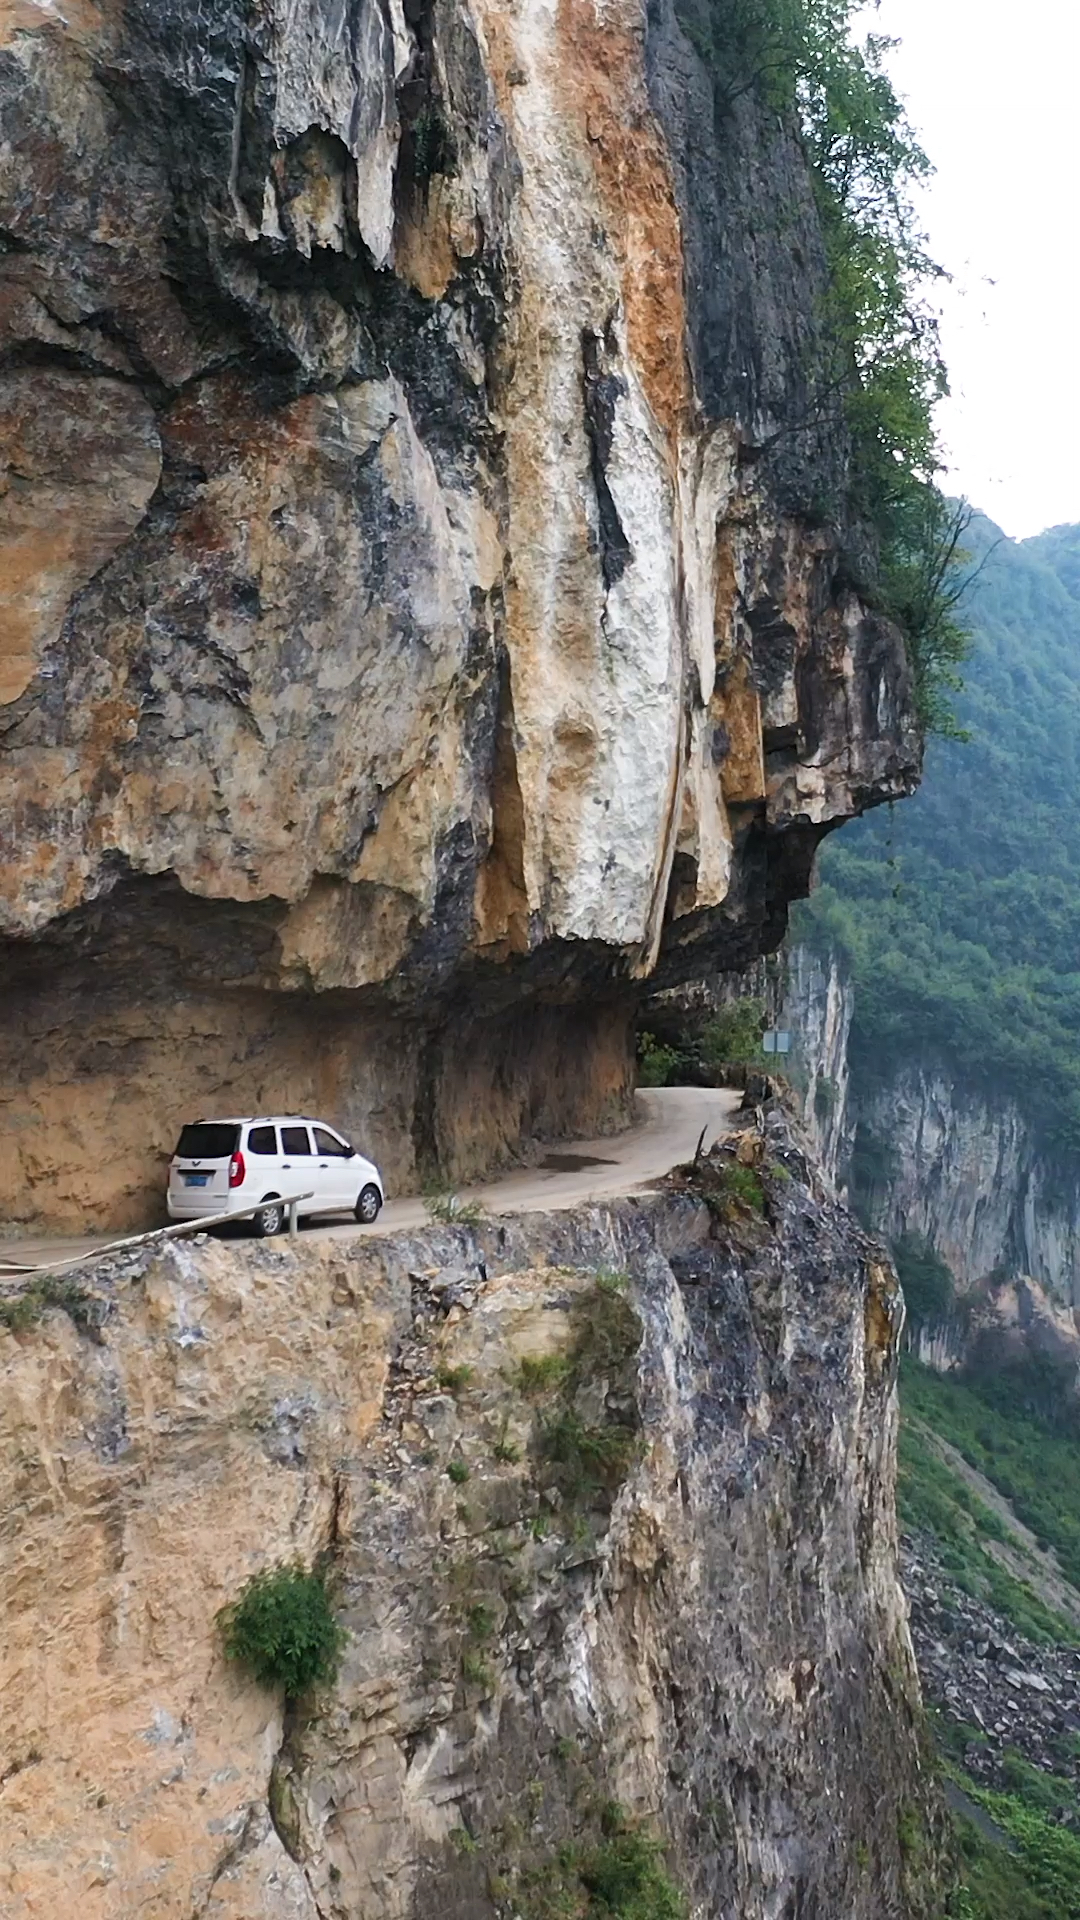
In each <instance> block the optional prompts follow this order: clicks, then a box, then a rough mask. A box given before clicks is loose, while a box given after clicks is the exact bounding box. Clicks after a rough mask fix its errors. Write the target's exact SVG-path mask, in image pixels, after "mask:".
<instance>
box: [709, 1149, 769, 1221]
mask: <svg viewBox="0 0 1080 1920" xmlns="http://www.w3.org/2000/svg"><path fill="white" fill-rule="evenodd" d="M720 1186H721V1191H722V1193H723V1197H724V1199H725V1200H728V1201H731V1202H732V1203H733V1204H734V1205H735V1206H737V1207H746V1208H748V1209H749V1211H750V1212H751V1213H764V1211H765V1189H764V1187H763V1186H762V1184H761V1175H760V1174H759V1173H758V1172H757V1171H756V1169H755V1168H753V1167H743V1166H740V1164H739V1162H738V1161H737V1160H733V1161H731V1162H730V1163H729V1165H727V1166H726V1167H725V1168H724V1169H723V1172H722V1173H721V1176H720Z"/></svg>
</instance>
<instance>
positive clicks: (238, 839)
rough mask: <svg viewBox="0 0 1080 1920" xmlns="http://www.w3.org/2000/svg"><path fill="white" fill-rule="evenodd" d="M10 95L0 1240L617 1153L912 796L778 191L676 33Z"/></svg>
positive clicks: (482, 43) (74, 48)
mask: <svg viewBox="0 0 1080 1920" xmlns="http://www.w3.org/2000/svg"><path fill="white" fill-rule="evenodd" d="M0 88H2V98H3V112H4V120H3V144H2V146H0V232H2V235H3V245H4V249H5V250H4V252H3V255H2V258H0V356H2V358H0V421H2V426H3V431H2V434H0V452H2V457H3V465H2V467H0V472H2V474H3V480H2V482H0V581H2V586H0V593H2V595H3V620H2V622H0V712H2V716H3V725H2V742H3V757H2V761H0V783H2V784H0V823H2V824H0V836H2V838H0V876H2V877H0V922H2V932H3V936H4V939H5V942H6V944H5V946H4V949H3V966H4V978H5V994H6V1004H7V1006H8V1007H9V1008H10V1009H11V1010H12V1013H11V1017H9V1019H8V1021H7V1022H6V1023H5V1027H6V1031H5V1035H4V1040H3V1043H2V1044H3V1048H4V1057H3V1073H2V1086H3V1098H4V1101H5V1124H4V1127H3V1138H2V1141H0V1191H3V1193H4V1195H5V1200H6V1205H7V1207H8V1208H9V1210H10V1211H12V1214H13V1217H16V1218H41V1219H44V1218H49V1219H52V1220H54V1221H56V1222H57V1223H61V1224H62V1223H76V1222H78V1223H80V1224H83V1223H85V1222H86V1221H87V1220H88V1219H95V1218H96V1219H99V1220H109V1221H112V1222H115V1223H121V1222H127V1221H137V1220H140V1219H143V1218H146V1217H147V1216H148V1215H149V1214H150V1213H151V1212H153V1211H154V1210H155V1209H156V1208H157V1207H158V1205H159V1193H160V1178H161V1162H162V1154H163V1152H164V1151H167V1150H169V1149H170V1148H171V1145H172V1142H173V1139H174V1137H175V1130H176V1126H177V1123H178V1122H179V1120H181V1119H182V1118H183V1117H185V1115H190V1113H191V1112H192V1110H193V1109H217V1110H218V1111H221V1110H223V1109H224V1110H230V1109H231V1110H236V1109H237V1108H239V1109H240V1110H250V1109H251V1108H252V1107H254V1108H256V1109H258V1108H260V1107H262V1108H266V1107H270V1108H273V1107H280V1106H286V1107H289V1108H293V1109H295V1108H297V1107H301V1106H304V1105H318V1106H320V1107H321V1108H322V1109H323V1110H325V1111H327V1112H328V1115H329V1116H330V1117H333V1118H336V1119H337V1120H338V1121H339V1122H341V1123H342V1124H344V1125H346V1126H348V1127H350V1128H352V1129H354V1130H356V1131H357V1132H359V1133H361V1134H362V1135H363V1137H364V1140H365V1143H366V1144H367V1145H368V1146H369V1148H370V1149H371V1150H372V1151H374V1152H376V1153H378V1154H379V1155H380V1156H381V1157H382V1158H383V1160H384V1162H385V1164H386V1167H387V1171H388V1173H389V1174H390V1176H391V1178H392V1180H394V1181H395V1182H396V1183H397V1184H399V1185H400V1184H401V1183H403V1182H406V1181H409V1180H411V1179H413V1178H414V1177H415V1175H416V1172H417V1169H418V1167H422V1166H424V1165H430V1164H431V1163H432V1162H433V1161H437V1160H441V1161H442V1163H443V1164H444V1166H445V1167H447V1168H448V1170H449V1171H451V1172H452V1173H454V1174H455V1175H458V1176H460V1175H461V1174H464V1173H468V1172H470V1171H473V1170H475V1169H476V1168H478V1167H480V1166H481V1165H484V1164H488V1163H490V1162H491V1161H492V1160H496V1159H498V1158H499V1157H500V1156H505V1155H506V1154H508V1153H511V1152H513V1151H515V1150H516V1148H517V1147H518V1146H519V1145H520V1143H521V1142H522V1140H523V1139H526V1138H528V1137H529V1135H530V1134H535V1133H537V1132H543V1131H547V1132H557V1131H559V1129H560V1128H565V1127H567V1126H571V1125H574V1124H578V1125H581V1126H585V1127H588V1128H591V1127H597V1126H600V1125H602V1124H605V1123H606V1122H609V1121H614V1120H616V1119H617V1118H618V1117H619V1116H620V1114H621V1113H622V1112H623V1111H624V1110H625V1105H626V1100H627V1095H628V1089H629V1067H628V1061H629V1051H628V1046H627V1033H628V1026H629V1019H630V1012H631V1006H632V1000H633V995H634V992H635V991H636V988H635V982H637V981H639V980H640V979H642V978H645V977H648V976H652V977H655V978H657V979H665V980H669V981H675V980H678V979H680V978H683V977H687V976H688V975H690V974H692V973H693V972H694V971H695V970H697V971H700V969H701V966H702V962H703V956H704V957H708V956H712V958H714V959H715V958H716V957H717V956H719V957H720V958H721V960H722V963H723V964H725V965H730V966H734V965H738V964H741V963H742V962H743V961H745V960H747V959H749V958H752V957H753V955H754V954H755V953H757V952H759V951H761V950H762V948H763V947H764V946H767V945H770V944H775V942H776V940H777V939H778V938H779V935H780V931H781V929H782V925H783V916H784V908H785V904H786V901H787V900H788V899H789V898H790V897H791V895H792V894H793V893H795V892H798V891H800V890H801V889H802V888H803V887H804V886H805V884H806V878H807V874H808V871H809V865H810V861H811V859H812V855H813V849H814V847H815V845H816V843H817V841H818V839H819V838H820V835H821V834H822V833H823V832H824V831H826V830H827V829H828V828H829V827H830V826H832V825H834V824H836V823H837V822H838V821H840V820H841V819H843V818H845V817H847V816H848V815H850V814H851V813H852V812H853V811H857V810H859V809H861V808H862V807H864V806H866V805H869V804H872V803H873V802H874V801H877V800H881V799H884V798H887V797H891V796H894V795H897V794H901V793H903V792H905V791H907V790H908V789H909V788H910V786H911V785H912V783H913V781H914V779H915V777H916V774H917V768H918V759H919V744H918V740H917V737H916V732H915V728H914V722H913V714H912V704H911V689H910V682H909V676H908V672H907V668H906V664H905V660H904V653H903V647H902V644H901V641H900V638H899V636H898V634H897V633H896V631H895V630H894V629H892V628H891V627H889V626H888V625H887V624H885V623H883V622H882V621H881V620H879V619H877V618H875V617H873V616H872V615H869V614H868V613H867V612H866V611H865V609H864V607H863V606H862V604H861V603H860V600H859V598H858V595H857V593H856V591H855V590H854V588H853V586H852V585H851V579H850V574H851V566H850V557H851V554H852V553H853V552H854V551H855V550H856V549H857V547H858V536H857V532H853V531H852V530H851V529H846V530H845V529H844V526H843V498H844V484H845V463H846V451H845V444H844V434H843V430H842V427H841V425H840V424H839V422H838V420H837V419H836V418H831V419H829V420H826V421H822V420H820V419H817V418H816V417H815V409H814V408H813V407H812V406H811V405H810V404H809V398H808V397H809V396H810V394H811V392H812V390H813V384H814V375H815V369H816V367H817V365H818V361H819V342H818V340H817V337H816V327H817V325H818V322H817V320H816V318H815V316H816V315H818V314H819V313H820V312H821V292H822V285H823V262H822V252H821V245H820V239H819V235H818V231H817V226H816V220H815V215H814V208H813V201H812V196H811V193H810V189H809V185H808V181H807V177H806V173H805V168H804V166H803V162H802V159H801V156H800V153H799V150H798V147H797V144H796V143H795V142H794V140H793V139H792V138H791V136H790V134H789V133H787V132H785V130H784V129H783V127H781V126H780V125H779V124H778V123H777V121H776V118H775V116H774V115H770V114H765V113H762V112H759V110H758V109H757V108H756V106H755V105H754V104H753V103H752V102H751V101H749V100H741V101H738V102H736V103H735V105H734V106H733V107H732V108H730V109H729V110H727V111H725V112H724V113H721V112H720V111H719V109H718V107H717V104H716V101H715V99H714V96H713V91H712V86H711V82H710V80H709V78H708V76H707V74H706V72H705V70H704V68H703V67H702V65H701V63H700V61H699V60H698V57H697V55H696V54H695V53H694V51H693V49H692V47H691V45H690V42H689V41H688V40H687V38H686V37H685V35H684V33H683V31H682V28H681V27H680V25H679V23H678V21H677V18H676V15H675V12H674V7H673V4H672V0H648V5H645V4H644V0H604V4H601V3H600V0H559V4H558V5H557V6H554V5H548V4H546V3H545V0H521V4H519V5H516V6H514V7H507V6H506V5H505V4H503V0H407V4H404V5H403V4H402V0H348V4H335V5H330V4H327V3H326V0H289V4H288V5H286V4H285V0H254V4H247V0H245V3H244V4H241V0H215V4H213V5H212V6H205V7H204V6H200V7H197V8H193V7H191V6H189V5H187V4H186V3H185V0H126V4H121V0H100V4H90V0H70V4H65V5H64V6H63V7H58V6H51V5H46V4H45V3H44V0H14V4H9V5H8V6H7V8H6V9H5V11H4V15H3V19H2V21H0ZM823 503H825V504H824V505H823ZM838 529H840V530H839V531H838ZM598 1007H599V1008H602V1010H603V1012H602V1017H600V1018H594V1017H593V1014H594V1010H595V1009H596V1008H598ZM476 1088H480V1089H482V1093H483V1098H482V1100H478V1099H477V1098H476V1097H475V1089H476Z"/></svg>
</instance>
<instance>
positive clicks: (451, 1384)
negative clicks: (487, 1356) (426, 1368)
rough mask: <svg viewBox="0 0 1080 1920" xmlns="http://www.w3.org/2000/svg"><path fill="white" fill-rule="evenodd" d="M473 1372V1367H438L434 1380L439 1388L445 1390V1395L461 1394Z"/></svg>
mask: <svg viewBox="0 0 1080 1920" xmlns="http://www.w3.org/2000/svg"><path fill="white" fill-rule="evenodd" d="M474 1371H475V1369H474V1368H473V1367H467V1366H461V1367H445V1366H439V1367H436V1369H435V1378H436V1380H437V1382H438V1384H439V1386H440V1387H443V1388H445V1390H446V1392H447V1393H461V1392H462V1390H463V1389H464V1388H465V1387H467V1386H468V1384H469V1381H470V1380H471V1379H472V1377H473V1373H474Z"/></svg>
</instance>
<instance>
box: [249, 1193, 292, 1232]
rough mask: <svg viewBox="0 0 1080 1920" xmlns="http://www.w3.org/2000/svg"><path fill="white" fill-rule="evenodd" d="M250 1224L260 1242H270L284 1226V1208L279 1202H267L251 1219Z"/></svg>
mask: <svg viewBox="0 0 1080 1920" xmlns="http://www.w3.org/2000/svg"><path fill="white" fill-rule="evenodd" d="M251 1224H252V1226H253V1227H254V1229H255V1232H256V1234H257V1235H258V1238H259V1239H260V1240H271V1239H273V1236H274V1234H275V1233H280V1232H281V1229H282V1227H283V1226H284V1224H285V1208H284V1206H283V1205H282V1202H281V1201H280V1200H268V1201H267V1202H266V1204H265V1206H262V1207H260V1208H259V1211H258V1213H255V1214H253V1215H252V1217H251Z"/></svg>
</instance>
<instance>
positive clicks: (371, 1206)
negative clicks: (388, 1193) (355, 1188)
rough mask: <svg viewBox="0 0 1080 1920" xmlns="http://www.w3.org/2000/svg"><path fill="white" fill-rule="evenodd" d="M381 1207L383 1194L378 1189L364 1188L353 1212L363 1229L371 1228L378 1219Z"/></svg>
mask: <svg viewBox="0 0 1080 1920" xmlns="http://www.w3.org/2000/svg"><path fill="white" fill-rule="evenodd" d="M381 1206H382V1194H381V1193H380V1192H379V1189H378V1187H364V1188H363V1189H362V1190H361V1193H360V1198H359V1200H358V1201H357V1203H356V1206H355V1207H354V1209H353V1211H354V1213H355V1214H356V1218H357V1219H358V1220H359V1222H360V1225H361V1226H362V1227H370V1225H371V1223H372V1221H373V1220H377V1219H378V1217H379V1208H380V1207H381Z"/></svg>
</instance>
